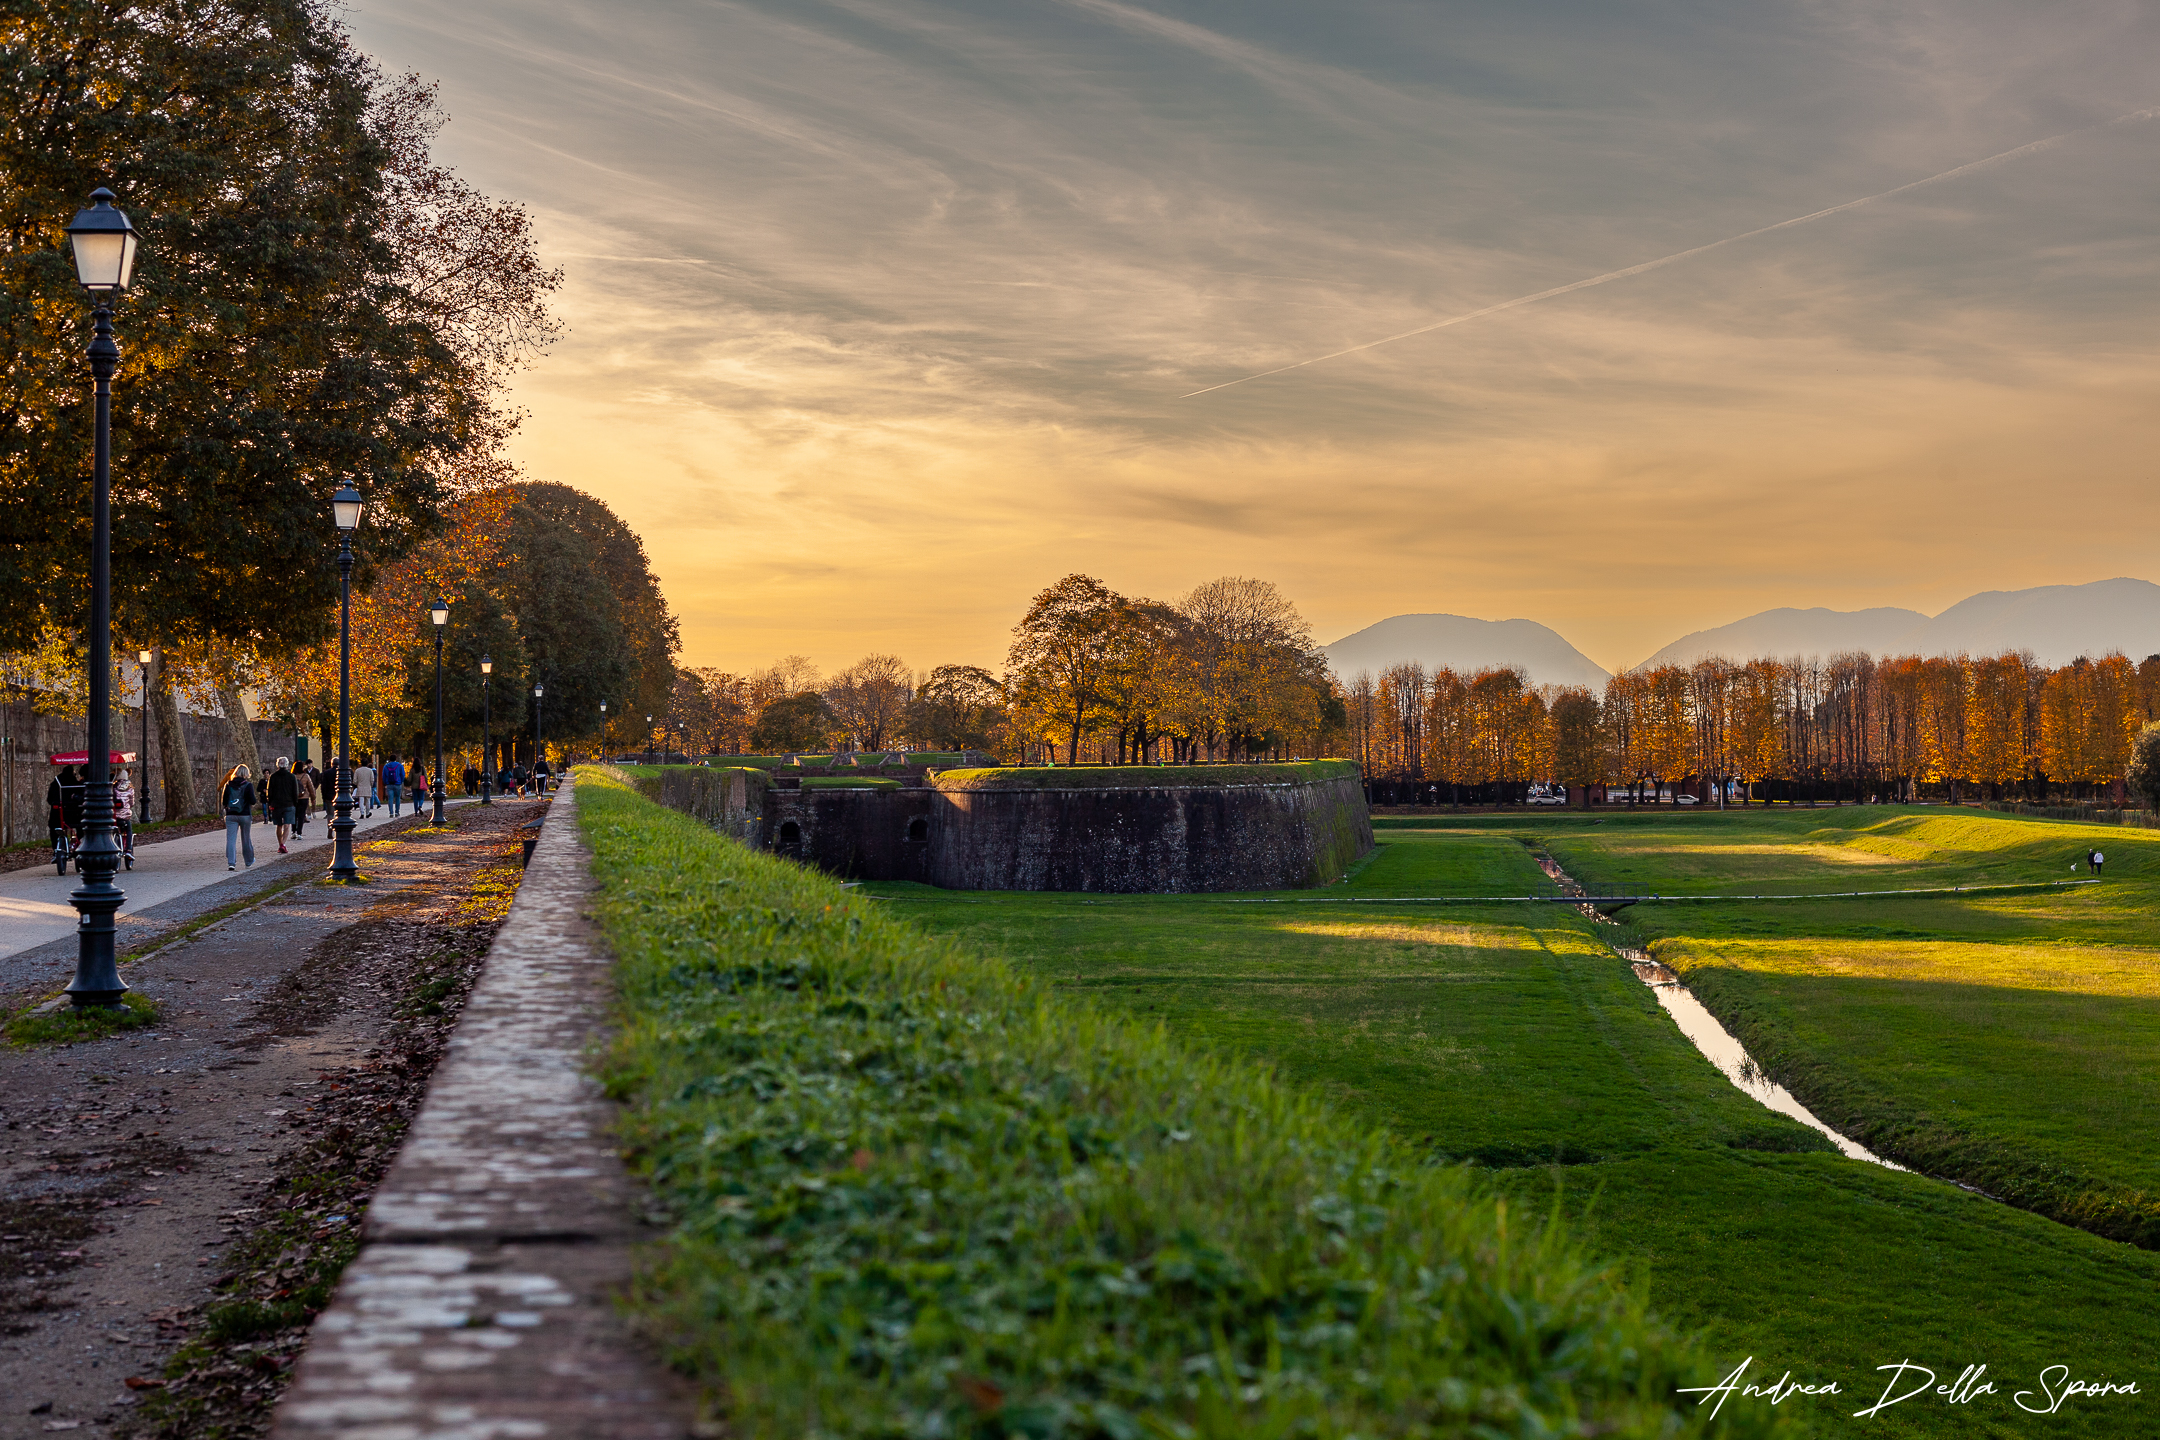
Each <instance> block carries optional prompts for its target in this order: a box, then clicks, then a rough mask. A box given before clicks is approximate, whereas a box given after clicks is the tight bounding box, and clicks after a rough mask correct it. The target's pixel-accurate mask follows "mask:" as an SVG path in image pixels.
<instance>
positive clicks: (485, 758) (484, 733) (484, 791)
mask: <svg viewBox="0 0 2160 1440" xmlns="http://www.w3.org/2000/svg"><path fill="white" fill-rule="evenodd" d="M494 673H495V662H494V661H493V660H490V659H489V658H488V657H487V656H485V655H482V656H481V657H480V803H481V804H483V805H492V804H494V803H495V802H494V801H493V800H490V799H489V798H488V787H489V786H490V785H493V784H494V783H495V776H494V774H493V773H492V772H493V771H494V768H495V753H494V752H495V739H494V736H493V735H492V734H491V733H490V730H489V724H488V721H489V719H490V716H489V715H488V676H490V675H493V674H494Z"/></svg>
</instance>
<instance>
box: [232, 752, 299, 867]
mask: <svg viewBox="0 0 2160 1440" xmlns="http://www.w3.org/2000/svg"><path fill="white" fill-rule="evenodd" d="M257 803H258V797H257V796H256V794H255V782H254V781H253V780H252V779H251V778H249V775H248V767H247V766H245V765H235V766H233V768H232V769H230V770H228V771H226V772H225V783H224V784H222V785H220V786H219V787H218V808H219V809H220V810H222V811H223V812H224V814H225V868H226V869H227V870H232V869H236V868H238V867H237V866H236V865H235V864H234V863H233V862H234V860H235V858H236V857H235V854H234V848H235V846H237V847H238V850H239V853H240V855H244V856H246V857H247V863H248V868H249V869H250V870H252V869H254V868H255V834H254V824H255V806H256V804H257ZM279 848H280V849H282V848H284V847H282V846H280V847H279Z"/></svg>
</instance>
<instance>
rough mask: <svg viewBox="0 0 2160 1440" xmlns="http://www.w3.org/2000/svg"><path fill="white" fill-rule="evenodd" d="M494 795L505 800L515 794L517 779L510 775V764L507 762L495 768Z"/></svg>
mask: <svg viewBox="0 0 2160 1440" xmlns="http://www.w3.org/2000/svg"><path fill="white" fill-rule="evenodd" d="M495 793H496V794H497V795H501V796H503V797H504V798H505V799H507V798H508V797H510V796H511V795H514V794H516V793H517V778H516V777H515V776H513V775H512V774H511V773H510V762H509V761H507V760H505V761H503V763H502V764H501V765H499V766H497V767H496V770H495Z"/></svg>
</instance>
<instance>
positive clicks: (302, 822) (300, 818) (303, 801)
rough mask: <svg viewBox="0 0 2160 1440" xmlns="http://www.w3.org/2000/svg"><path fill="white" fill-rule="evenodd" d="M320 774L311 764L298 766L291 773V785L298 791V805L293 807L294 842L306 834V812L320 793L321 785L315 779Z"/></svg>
mask: <svg viewBox="0 0 2160 1440" xmlns="http://www.w3.org/2000/svg"><path fill="white" fill-rule="evenodd" d="M321 773H322V772H321V771H319V770H317V769H316V768H315V767H314V766H313V765H312V764H309V765H302V766H299V767H298V768H296V769H295V770H294V771H293V784H294V785H295V786H296V787H297V788H298V789H299V791H300V800H299V803H298V804H296V805H295V806H294V807H293V827H292V833H293V838H294V839H295V840H297V839H299V838H300V837H301V836H303V835H305V834H307V820H308V812H309V811H310V810H313V809H314V808H315V797H316V796H317V795H319V794H321V793H322V785H321V783H320V782H319V781H318V779H317V778H316V777H318V776H319V775H320V774H321Z"/></svg>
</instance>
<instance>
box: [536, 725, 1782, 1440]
mask: <svg viewBox="0 0 2160 1440" xmlns="http://www.w3.org/2000/svg"><path fill="white" fill-rule="evenodd" d="M578 777H579V785H578V790H577V795H578V801H577V804H578V813H579V818H580V821H581V824H582V826H583V829H584V833H585V835H586V836H587V838H588V840H589V841H590V843H591V846H592V849H593V854H594V872H595V876H596V878H597V879H598V881H599V883H600V887H601V889H600V894H599V896H598V897H597V905H596V911H595V913H596V915H597V917H598V919H599V921H600V924H601V925H602V927H603V929H604V931H605V933H606V934H607V937H608V939H609V940H610V942H611V944H612V945H613V947H614V949H615V952H616V955H617V969H616V977H617V986H618V994H619V1007H620V1016H619V1019H620V1029H619V1032H618V1037H617V1039H616V1041H615V1042H614V1044H613V1046H612V1048H611V1050H610V1051H609V1052H608V1054H607V1056H606V1058H605V1062H604V1076H605V1079H606V1081H607V1084H608V1086H609V1088H610V1090H611V1092H612V1093H613V1094H614V1095H616V1096H617V1097H619V1098H620V1099H622V1100H623V1101H625V1102H627V1107H628V1108H627V1110H626V1120H625V1133H624V1139H625V1142H626V1146H627V1151H628V1154H629V1155H630V1157H631V1160H632V1163H633V1165H634V1166H635V1168H636V1169H637V1170H638V1171H639V1172H640V1173H642V1174H643V1175H644V1176H645V1177H646V1178H647V1179H648V1180H649V1182H650V1184H651V1187H652V1192H653V1197H654V1202H655V1204H656V1205H657V1207H658V1213H659V1214H661V1215H662V1216H663V1217H664V1224H665V1227H666V1229H665V1232H664V1239H662V1240H661V1241H660V1242H659V1243H658V1244H657V1245H656V1246H655V1247H654V1248H653V1251H652V1253H651V1254H650V1256H649V1261H648V1263H647V1264H646V1266H645V1267H644V1269H643V1271H642V1273H641V1278H640V1280H639V1282H638V1284H637V1286H636V1287H635V1289H634V1292H633V1294H632V1296H631V1298H630V1300H629V1302H628V1303H629V1304H631V1305H632V1307H633V1308H634V1310H635V1311H636V1312H637V1318H638V1319H639V1322H640V1323H641V1325H642V1326H643V1327H644V1328H645V1329H646V1330H647V1331H648V1333H651V1334H654V1335H657V1336H659V1337H661V1338H662V1340H663V1341H664V1343H665V1344H666V1345H667V1347H668V1349H669V1351H670V1354H671V1358H672V1359H673V1360H674V1361H675V1363H677V1364H678V1365H679V1366H680V1367H681V1368H683V1369H684V1370H685V1371H686V1372H687V1373H689V1374H691V1375H693V1376H694V1377H696V1378H697V1379H698V1380H699V1381H700V1382H701V1383H702V1384H703V1385H704V1387H705V1389H706V1393H707V1395H708V1397H709V1398H710V1402H711V1404H712V1406H713V1408H714V1409H715V1410H716V1411H717V1412H718V1417H717V1418H719V1419H720V1420H721V1421H722V1423H723V1424H724V1426H725V1428H726V1431H727V1433H729V1434H741V1435H790V1436H807V1435H816V1436H893V1437H897V1436H919V1437H932V1436H963V1435H969V1436H1002V1435H1028V1436H1038V1437H1094V1436H1102V1437H1115V1440H1134V1437H1140V1436H1166V1437H1167V1436H1225V1437H1228V1436H1233V1435H1234V1436H1241V1437H1243V1436H1283V1435H1291V1434H1298V1435H1311V1436H1317V1437H1331V1436H1342V1437H1348V1436H1351V1435H1366V1436H1382V1435H1399V1436H1423V1435H1471V1434H1477V1435H1503V1434H1504V1435H1523V1436H1529V1435H1538V1436H1548V1435H1592V1434H1596V1435H1628V1436H1644V1437H1648V1436H1669V1435H1692V1434H1703V1433H1717V1434H1749V1435H1752V1434H1767V1433H1777V1432H1776V1431H1775V1423H1774V1420H1773V1418H1772V1417H1769V1416H1765V1415H1762V1414H1761V1413H1760V1407H1749V1408H1748V1409H1747V1410H1745V1411H1737V1412H1735V1413H1734V1414H1728V1415H1727V1416H1725V1417H1724V1419H1723V1421H1722V1422H1720V1421H1715V1420H1712V1419H1710V1418H1709V1416H1708V1413H1707V1411H1706V1410H1704V1409H1701V1408H1698V1407H1697V1406H1696V1405H1695V1404H1694V1403H1693V1400H1692V1398H1691V1397H1683V1396H1680V1395H1678V1394H1677V1393H1676V1387H1678V1386H1681V1385H1686V1384H1700V1383H1708V1382H1707V1380H1706V1378H1705V1377H1706V1376H1707V1375H1708V1372H1709V1370H1710V1368H1711V1367H1710V1366H1708V1365H1707V1364H1705V1363H1703V1361H1702V1360H1701V1357H1700V1356H1699V1355H1698V1354H1697V1352H1696V1351H1694V1350H1693V1349H1692V1348H1691V1347H1690V1346H1689V1345H1688V1344H1687V1343H1686V1342H1684V1341H1682V1340H1680V1339H1679V1338H1677V1337H1676V1336H1675V1335H1674V1334H1673V1332H1672V1331H1670V1330H1669V1329H1667V1328H1666V1327H1664V1326H1663V1325H1662V1324H1660V1323H1659V1322H1657V1321H1655V1320H1654V1319H1652V1318H1651V1317H1650V1316H1649V1315H1648V1314H1647V1313H1646V1312H1645V1310H1644V1308H1643V1306H1642V1304H1641V1302H1640V1301H1639V1299H1638V1298H1637V1297H1636V1296H1635V1295H1634V1294H1633V1293H1632V1292H1631V1291H1629V1290H1628V1289H1626V1288H1624V1287H1623V1286H1621V1285H1620V1284H1618V1283H1617V1282H1616V1281H1615V1280H1614V1279H1613V1277H1612V1276H1611V1275H1609V1274H1608V1273H1606V1272H1604V1271H1602V1270H1600V1269H1597V1268H1596V1267H1594V1266H1593V1265H1592V1264H1590V1263H1589V1262H1588V1261H1587V1260H1586V1259H1585V1258H1584V1257H1583V1256H1582V1254H1581V1253H1580V1252H1579V1251H1578V1250H1577V1249H1576V1248H1575V1247H1574V1245H1573V1244H1572V1243H1571V1241H1570V1240H1569V1239H1568V1237H1567V1236H1566V1235H1565V1234H1564V1233H1563V1231H1562V1230H1561V1228H1560V1227H1559V1225H1558V1223H1557V1222H1555V1221H1551V1220H1539V1219H1537V1218H1535V1217H1526V1216H1524V1215H1521V1214H1519V1213H1516V1212H1513V1211H1511V1210H1509V1209H1507V1208H1506V1207H1505V1206H1504V1205H1503V1204H1501V1203H1499V1202H1496V1201H1494V1200H1492V1199H1490V1198H1487V1197H1485V1196H1484V1195H1483V1194H1482V1193H1481V1192H1480V1191H1479V1190H1478V1189H1477V1188H1476V1185H1475V1182H1474V1181H1473V1179H1472V1178H1471V1177H1470V1176H1469V1175H1468V1174H1467V1173H1466V1172H1464V1171H1461V1170H1457V1169H1451V1168H1440V1167H1434V1166H1430V1165H1425V1164H1421V1163H1420V1162H1419V1161H1418V1160H1417V1159H1416V1158H1414V1157H1413V1156H1412V1155H1411V1154H1410V1153H1408V1151H1407V1150H1406V1149H1405V1148H1403V1147H1402V1146H1400V1145H1399V1144H1398V1143H1397V1142H1395V1141H1393V1140H1391V1139H1389V1138H1387V1137H1385V1136H1384V1135H1377V1134H1373V1133H1370V1128H1371V1127H1369V1126H1366V1125H1363V1124H1361V1123H1357V1122H1353V1121H1351V1120H1349V1119H1348V1118H1346V1117H1343V1116H1341V1115H1339V1114H1337V1113H1336V1112H1334V1111H1333V1110H1332V1109H1331V1108H1330V1107H1329V1105H1328V1104H1327V1103H1326V1102H1325V1101H1324V1100H1321V1099H1319V1098H1316V1097H1314V1096H1312V1095H1310V1094H1307V1093H1304V1092H1301V1091H1299V1090H1296V1089H1293V1088H1291V1087H1288V1086H1285V1085H1282V1084H1280V1083H1278V1082H1276V1081H1274V1080H1273V1079H1271V1078H1270V1077H1269V1075H1268V1074H1267V1073H1266V1072H1265V1071H1263V1070H1261V1069H1260V1068H1258V1067H1256V1066H1252V1065H1249V1064H1245V1063H1243V1062H1238V1061H1233V1060H1226V1059H1220V1058H1208V1057H1203V1056H1199V1055H1195V1054H1192V1053H1189V1052H1187V1051H1185V1050H1183V1049H1181V1048H1179V1047H1178V1046H1176V1045H1174V1044H1173V1043H1171V1042H1170V1041H1169V1040H1167V1039H1166V1038H1165V1037H1164V1035H1163V1034H1162V1033H1161V1032H1160V1031H1159V1030H1151V1029H1146V1028H1143V1027H1141V1026H1140V1025H1138V1024H1136V1023H1133V1022H1130V1021H1127V1020H1124V1019H1121V1018H1116V1017H1113V1016H1110V1015H1108V1014H1106V1013H1102V1012H1099V1011H1097V1010H1095V1009H1093V1008H1091V1007H1089V1006H1087V1005H1084V1004H1081V1003H1074V1002H1068V1001H1066V1000H1064V999H1062V998H1056V997H1053V996H1052V995H1050V994H1049V993H1048V992H1047V991H1046V990H1045V989H1043V988H1042V987H1040V986H1039V985H1037V984H1036V983H1034V982H1033V981H1031V980H1029V979H1028V978H1026V977H1024V976H1022V975H1021V974H1019V973H1018V972H1017V971H1015V970H1014V969H1012V968H1010V967H1008V966H1007V965H1006V964H1004V963H1003V962H1001V961H999V960H997V959H994V958H990V957H985V956H981V955H977V954H973V953H970V952H967V951H965V950H962V949H960V948H958V947H957V946H956V945H954V944H952V943H950V942H947V941H943V940H937V939H933V938H930V937H927V936H925V935H923V934H922V933H920V932H918V931H916V930H914V929H913V928H912V927H910V926H907V925H906V924H904V923H903V922H900V921H898V920H894V919H890V918H887V917H886V916H884V915H882V914H880V913H879V912H878V911H877V909H876V904H875V902H874V901H871V900H869V899H867V898H864V897H859V896H856V895H853V894H851V893H849V892H846V891H843V890H842V889H840V888H839V887H838V886H837V885H835V884H834V883H833V882H831V881H829V880H827V879H825V878H824V877H822V876H820V875H818V874H817V873H815V872H813V871H809V870H806V869H803V868H801V867H798V866H796V865H793V864H791V863H788V862H786V861H782V860H778V859H775V858H773V857H771V856H767V855H761V854H757V853H754V852H751V851H748V850H745V849H744V848H742V847H740V846H736V845H731V844H729V843H727V842H726V841H725V840H723V839H721V838H720V837H718V836H716V835H714V834H713V833H712V832H711V831H710V830H708V829H706V828H705V827H703V826H701V825H699V824H698V823H697V822H696V821H694V820H692V819H690V818H688V817H686V816H683V815H679V814H675V813H673V812H671V811H668V810H665V809H663V808H661V807H659V806H657V805H654V804H652V803H650V802H648V801H646V800H644V799H642V798H641V797H639V796H637V795H636V794H635V793H634V792H633V791H632V790H631V789H630V788H629V787H628V786H626V785H625V784H624V783H623V782H622V781H621V780H620V779H618V778H616V777H613V776H611V775H609V774H608V773H607V772H605V771H602V770H597V769H593V768H590V767H586V768H581V769H580V770H579V771H578Z"/></svg>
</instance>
